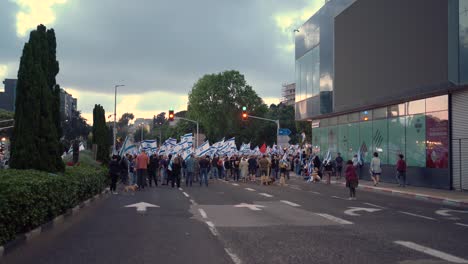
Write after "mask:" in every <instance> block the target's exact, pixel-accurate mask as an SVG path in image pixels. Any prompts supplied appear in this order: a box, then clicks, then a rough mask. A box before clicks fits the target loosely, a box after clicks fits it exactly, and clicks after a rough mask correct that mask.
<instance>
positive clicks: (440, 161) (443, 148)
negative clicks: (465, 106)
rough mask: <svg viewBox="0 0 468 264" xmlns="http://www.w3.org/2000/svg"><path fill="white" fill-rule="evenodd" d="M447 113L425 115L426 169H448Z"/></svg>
mask: <svg viewBox="0 0 468 264" xmlns="http://www.w3.org/2000/svg"><path fill="white" fill-rule="evenodd" d="M448 150H449V122H448V111H440V112H432V113H428V114H427V115H426V167H427V168H443V169H446V168H448V162H449V152H448Z"/></svg>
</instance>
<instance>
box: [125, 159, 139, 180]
mask: <svg viewBox="0 0 468 264" xmlns="http://www.w3.org/2000/svg"><path fill="white" fill-rule="evenodd" d="M127 156H128V174H129V176H130V178H131V179H132V184H133V185H135V184H137V177H136V172H135V159H134V158H133V156H132V155H127Z"/></svg>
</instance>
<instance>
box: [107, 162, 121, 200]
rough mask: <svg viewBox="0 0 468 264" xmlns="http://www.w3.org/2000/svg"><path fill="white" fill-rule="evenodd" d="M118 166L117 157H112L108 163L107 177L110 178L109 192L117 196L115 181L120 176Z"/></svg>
mask: <svg viewBox="0 0 468 264" xmlns="http://www.w3.org/2000/svg"><path fill="white" fill-rule="evenodd" d="M120 171H121V168H120V164H119V160H118V156H117V155H113V156H112V160H111V161H110V162H109V175H110V178H111V185H110V191H111V192H112V193H113V194H117V179H118V178H119V175H120Z"/></svg>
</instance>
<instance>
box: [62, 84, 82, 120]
mask: <svg viewBox="0 0 468 264" xmlns="http://www.w3.org/2000/svg"><path fill="white" fill-rule="evenodd" d="M77 104H78V102H77V100H76V98H73V96H72V95H71V94H69V93H67V91H65V90H64V89H60V116H61V118H62V120H67V119H70V118H71V116H72V113H73V111H76V107H77Z"/></svg>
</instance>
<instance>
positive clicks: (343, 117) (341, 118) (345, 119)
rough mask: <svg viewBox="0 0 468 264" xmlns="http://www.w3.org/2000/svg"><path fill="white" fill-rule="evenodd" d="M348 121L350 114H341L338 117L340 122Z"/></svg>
mask: <svg viewBox="0 0 468 264" xmlns="http://www.w3.org/2000/svg"><path fill="white" fill-rule="evenodd" d="M347 123H348V115H341V116H339V117H338V124H347Z"/></svg>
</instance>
